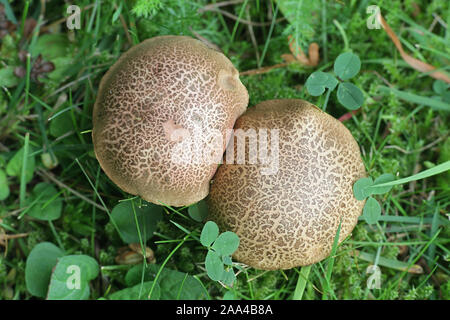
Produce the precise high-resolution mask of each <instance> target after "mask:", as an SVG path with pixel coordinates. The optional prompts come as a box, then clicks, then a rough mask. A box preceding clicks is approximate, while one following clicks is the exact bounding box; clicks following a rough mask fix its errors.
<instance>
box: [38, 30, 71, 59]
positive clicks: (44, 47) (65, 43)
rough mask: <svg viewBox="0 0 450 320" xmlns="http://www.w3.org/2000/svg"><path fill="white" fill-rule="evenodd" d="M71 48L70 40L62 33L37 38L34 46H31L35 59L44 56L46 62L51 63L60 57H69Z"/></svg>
mask: <svg viewBox="0 0 450 320" xmlns="http://www.w3.org/2000/svg"><path fill="white" fill-rule="evenodd" d="M69 47H70V41H69V39H68V38H67V37H66V36H65V35H63V34H61V33H48V34H43V35H41V36H39V38H37V41H36V43H35V44H34V45H31V46H30V53H31V55H32V56H33V57H37V56H38V55H39V54H42V57H43V58H44V60H47V61H51V60H53V59H55V58H58V57H65V56H67V53H68V49H69Z"/></svg>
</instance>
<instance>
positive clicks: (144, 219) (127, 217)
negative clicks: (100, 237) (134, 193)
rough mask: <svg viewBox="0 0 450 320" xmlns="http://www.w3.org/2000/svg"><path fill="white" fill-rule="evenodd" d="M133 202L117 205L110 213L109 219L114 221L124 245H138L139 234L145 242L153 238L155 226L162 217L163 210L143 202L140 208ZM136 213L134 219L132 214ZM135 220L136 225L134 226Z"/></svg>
mask: <svg viewBox="0 0 450 320" xmlns="http://www.w3.org/2000/svg"><path fill="white" fill-rule="evenodd" d="M133 201H134V200H128V201H123V202H120V203H118V204H117V205H116V206H115V207H114V208H113V210H112V212H111V219H112V220H114V222H115V223H116V225H117V227H118V228H119V230H120V236H121V238H122V240H123V241H124V242H125V243H138V242H140V241H139V232H140V235H141V237H142V241H147V240H148V239H150V238H151V237H153V233H154V232H155V231H156V224H157V222H158V221H159V220H161V219H162V217H163V208H162V207H161V206H158V205H156V204H152V203H149V202H145V201H143V204H142V206H141V207H139V206H138V204H137V203H134V202H133ZM135 212H136V217H135V215H134V213H135ZM136 218H137V225H138V226H139V229H138V227H137V225H136ZM138 230H139V231H138Z"/></svg>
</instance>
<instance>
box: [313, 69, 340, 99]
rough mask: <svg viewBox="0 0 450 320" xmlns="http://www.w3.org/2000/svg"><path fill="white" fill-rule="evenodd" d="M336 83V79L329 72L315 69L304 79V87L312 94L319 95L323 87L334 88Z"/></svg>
mask: <svg viewBox="0 0 450 320" xmlns="http://www.w3.org/2000/svg"><path fill="white" fill-rule="evenodd" d="M337 84H338V81H337V79H336V78H335V77H334V76H333V75H332V74H329V73H326V72H322V71H316V72H314V73H312V74H311V75H310V76H309V77H308V79H307V80H306V89H307V90H308V93H309V94H310V95H312V96H320V95H321V94H322V93H324V92H325V89H326V88H328V89H330V90H334V89H335V88H336V86H337Z"/></svg>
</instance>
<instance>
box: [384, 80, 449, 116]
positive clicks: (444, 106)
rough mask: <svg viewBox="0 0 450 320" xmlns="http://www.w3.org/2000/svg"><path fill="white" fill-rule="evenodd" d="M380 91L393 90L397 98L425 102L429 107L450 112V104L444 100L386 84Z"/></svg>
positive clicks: (418, 102)
mask: <svg viewBox="0 0 450 320" xmlns="http://www.w3.org/2000/svg"><path fill="white" fill-rule="evenodd" d="M380 91H381V92H383V93H387V92H392V93H393V94H394V95H395V96H397V98H399V99H401V100H405V101H408V102H412V103H417V104H423V105H426V106H428V107H431V108H432V109H436V110H442V111H447V112H450V104H448V103H445V102H444V101H440V100H436V99H432V98H428V97H422V96H419V95H417V94H414V93H410V92H405V91H400V90H397V89H394V88H389V87H386V86H380Z"/></svg>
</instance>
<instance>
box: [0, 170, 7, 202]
mask: <svg viewBox="0 0 450 320" xmlns="http://www.w3.org/2000/svg"><path fill="white" fill-rule="evenodd" d="M8 196H9V184H8V177H7V176H6V173H5V171H3V170H2V169H0V201H3V200H5V199H6V198H8Z"/></svg>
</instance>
